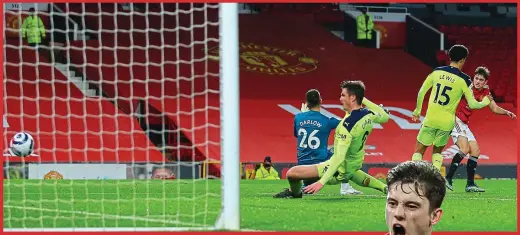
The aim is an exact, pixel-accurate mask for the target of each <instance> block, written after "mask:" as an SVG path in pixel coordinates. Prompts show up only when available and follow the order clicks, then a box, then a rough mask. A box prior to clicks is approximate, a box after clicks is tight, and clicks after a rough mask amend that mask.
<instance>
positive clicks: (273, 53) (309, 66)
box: [208, 43, 318, 75]
mask: <svg viewBox="0 0 520 235" xmlns="http://www.w3.org/2000/svg"><path fill="white" fill-rule="evenodd" d="M208 57H209V59H212V60H219V47H218V46H215V47H213V48H211V49H210V50H209V51H208ZM317 67H318V61H317V60H316V59H314V58H311V57H308V56H307V55H305V54H304V53H303V52H300V51H297V50H291V49H284V48H277V47H271V46H267V45H259V44H255V43H240V68H241V69H244V70H247V71H251V72H258V73H264V74H269V75H296V74H301V73H308V72H311V71H313V70H315V69H316V68H317Z"/></svg>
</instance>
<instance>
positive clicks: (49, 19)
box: [3, 3, 221, 230]
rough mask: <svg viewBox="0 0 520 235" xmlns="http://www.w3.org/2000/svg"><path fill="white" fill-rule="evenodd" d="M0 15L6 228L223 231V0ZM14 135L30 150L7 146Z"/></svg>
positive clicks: (24, 7) (15, 10)
mask: <svg viewBox="0 0 520 235" xmlns="http://www.w3.org/2000/svg"><path fill="white" fill-rule="evenodd" d="M30 8H35V9H36V11H35V12H36V16H30V17H28V15H31V12H29V9H30ZM4 11H5V19H6V21H5V23H4V29H5V30H4V38H5V39H4V45H3V46H4V55H3V58H4V80H3V81H4V83H3V89H4V91H5V93H4V103H3V105H4V120H5V119H6V120H7V123H8V125H9V127H5V126H4V146H6V147H5V149H4V178H5V181H4V227H5V228H6V229H20V228H31V229H36V230H41V229H43V228H45V229H52V228H56V229H60V228H61V229H70V228H75V229H87V230H94V229H99V230H111V229H115V230H124V229H130V230H132V229H137V228H181V227H192V228H195V227H196V228H209V227H212V226H214V225H215V222H216V220H217V216H218V213H219V212H220V210H221V200H220V182H219V181H214V180H209V179H210V178H213V177H219V166H218V164H207V161H208V160H212V161H214V160H219V158H220V152H219V151H220V150H219V141H220V138H219V137H220V136H219V129H218V128H219V123H220V122H219V121H220V120H219V103H218V102H219V101H218V95H219V94H218V91H219V87H218V84H219V83H218V82H219V81H218V72H219V63H218V59H219V58H218V42H219V38H218V4H137V3H136V4H113V3H106V4H105V3H103V4H101V3H92V4H90V3H89V4H87V3H83V4H81V3H74V4H72V3H70V4H69V3H66V4H28V3H24V4H5V5H4ZM39 38H41V41H39ZM17 132H26V133H29V134H31V135H32V136H33V137H34V141H35V145H34V146H35V148H34V153H33V155H31V156H27V157H23V158H22V157H18V156H13V155H12V153H10V152H9V151H7V150H8V149H7V146H8V144H9V142H10V140H11V138H12V136H13V135H14V134H15V133H17Z"/></svg>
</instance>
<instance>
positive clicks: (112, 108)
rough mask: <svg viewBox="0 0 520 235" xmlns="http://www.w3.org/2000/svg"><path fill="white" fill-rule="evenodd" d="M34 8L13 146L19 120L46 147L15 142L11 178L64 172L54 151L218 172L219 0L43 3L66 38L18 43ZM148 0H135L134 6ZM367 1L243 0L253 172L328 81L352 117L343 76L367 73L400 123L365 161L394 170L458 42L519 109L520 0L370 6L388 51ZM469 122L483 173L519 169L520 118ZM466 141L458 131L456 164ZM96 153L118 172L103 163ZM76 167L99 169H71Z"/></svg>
mask: <svg viewBox="0 0 520 235" xmlns="http://www.w3.org/2000/svg"><path fill="white" fill-rule="evenodd" d="M24 5H25V4H22V5H18V6H16V4H12V5H9V4H7V5H6V10H8V12H7V13H6V14H5V20H6V21H5V22H6V31H5V33H6V36H7V38H6V40H5V41H4V43H5V45H4V47H5V48H6V49H5V55H4V59H5V61H6V62H7V63H8V64H7V65H5V66H4V67H5V78H7V79H5V80H4V90H5V97H4V107H5V108H4V115H5V116H6V117H7V120H8V122H9V125H10V127H9V128H8V129H7V131H5V132H4V143H7V141H8V140H9V138H10V137H11V136H12V135H13V134H14V133H15V132H17V131H20V130H25V131H28V132H30V133H36V131H37V130H39V134H37V135H35V137H36V138H37V140H36V141H37V142H36V143H37V144H36V148H37V152H36V154H37V155H38V156H33V157H28V158H26V159H25V160H26V162H33V163H37V164H27V165H29V166H30V165H32V167H33V168H34V169H33V170H31V168H28V167H26V166H25V165H23V166H22V165H20V164H19V161H20V158H15V157H10V156H6V155H5V154H4V157H5V158H4V160H5V161H4V174H5V175H6V177H29V178H43V177H45V175H47V177H53V176H52V175H49V173H50V172H51V171H49V170H48V169H47V168H45V164H47V163H54V162H57V163H59V165H62V166H63V167H61V168H59V169H57V171H58V173H59V175H61V176H62V177H64V178H67V177H68V178H75V177H77V178H94V179H95V178H113V179H120V178H125V179H126V178H149V177H152V174H153V170H152V168H154V166H155V167H157V165H161V164H162V165H164V163H165V162H166V163H167V164H168V166H167V167H168V168H170V170H171V171H172V172H174V173H175V175H176V176H175V177H177V178H194V177H195V178H199V177H203V176H205V175H206V174H209V175H210V176H215V177H219V175H220V172H219V169H220V165H219V163H218V161H219V160H220V148H219V146H218V144H215V143H218V142H219V140H220V136H219V128H218V125H219V112H218V107H219V100H218V90H219V88H218V86H219V81H218V59H219V58H218V56H219V55H218V47H217V45H218V42H217V41H216V40H210V38H214V39H216V38H217V36H218V24H217V20H218V15H217V9H216V5H209V6H208V8H207V11H197V10H196V8H197V7H202V6H203V5H198V4H194V5H190V4H179V5H178V6H176V5H175V4H164V5H163V10H165V11H167V12H175V10H176V9H177V7H178V8H179V9H182V10H185V11H186V12H185V13H183V12H181V13H180V14H179V15H173V14H163V15H160V14H158V13H159V11H160V6H159V5H157V4H148V7H149V8H148V11H149V14H148V16H146V17H145V16H142V15H137V14H133V15H129V14H128V13H129V10H128V7H129V6H128V5H119V4H118V5H115V4H85V5H84V7H83V6H82V5H81V4H39V5H38V8H39V11H40V12H41V13H48V12H52V13H55V14H53V16H52V17H49V16H48V15H47V16H46V15H45V14H42V15H41V16H42V19H43V20H44V22H45V26H46V28H47V30H51V29H52V30H53V33H52V36H51V34H48V37H47V38H52V40H51V41H50V42H49V43H50V45H53V46H54V47H53V49H52V50H48V49H45V48H43V49H41V50H40V53H39V54H36V53H35V51H34V50H33V49H29V48H23V49H21V48H20V47H19V45H20V44H21V43H23V44H25V42H21V41H20V40H19V37H18V35H19V31H18V29H19V27H20V25H21V22H22V20H21V19H20V18H18V17H19V16H22V17H24V16H25V14H24V13H20V12H19V11H18V9H20V8H24V7H25V6H24ZM363 5H366V4H363ZM145 6H146V5H140V4H134V7H136V11H135V12H143V9H144V8H143V7H145ZM356 6H357V7H360V6H361V5H349V4H339V5H338V4H253V5H249V4H248V5H241V11H242V12H241V15H240V23H239V25H240V43H241V50H240V53H241V74H240V97H241V98H240V99H241V100H240V110H241V113H240V119H241V137H240V143H241V146H240V149H241V153H240V154H241V162H242V163H243V166H242V167H243V168H242V169H243V172H242V173H243V177H244V178H247V176H248V175H249V173H251V171H252V170H253V169H254V167H255V166H254V165H255V164H257V163H259V162H261V161H262V160H263V159H264V157H265V156H271V157H272V159H273V163H274V166H275V167H276V168H277V169H278V171H279V172H280V173H281V176H282V178H283V176H284V173H285V172H286V170H287V169H288V167H289V166H291V165H292V164H294V163H295V161H296V156H295V155H296V153H295V151H296V148H295V145H296V141H295V139H294V137H293V136H292V118H293V117H294V115H295V114H296V113H297V112H299V108H298V107H299V105H300V104H301V102H303V99H304V94H305V92H306V91H307V90H308V89H310V88H317V89H319V90H320V91H321V93H322V95H323V99H324V106H323V107H324V109H325V110H327V111H328V113H327V114H328V115H337V116H341V115H342V111H341V110H340V109H338V103H339V101H338V98H337V97H338V94H339V89H338V86H339V83H340V81H342V80H345V79H359V80H363V81H364V82H365V83H366V85H367V97H369V98H370V99H371V100H373V101H374V102H376V103H381V104H384V105H385V106H386V107H388V108H389V109H390V110H391V114H392V117H391V121H390V122H389V123H388V124H385V125H384V127H383V128H379V129H377V130H376V131H374V133H373V134H372V135H371V136H370V138H369V139H368V141H367V156H366V161H365V162H366V164H365V165H364V168H365V170H367V171H368V173H370V174H373V175H377V176H380V177H381V176H384V174H385V173H386V171H387V170H388V168H389V167H391V166H393V165H395V164H397V163H399V162H402V161H405V160H408V159H410V156H411V153H412V151H413V146H414V144H415V136H416V134H417V131H418V128H419V125H418V124H414V123H411V122H410V117H411V111H412V110H413V108H414V106H415V98H416V93H417V90H418V89H419V87H420V85H421V83H422V81H423V80H424V78H425V77H426V76H427V74H428V73H429V72H430V71H431V70H432V68H433V67H435V66H439V65H444V64H446V55H445V52H444V50H447V48H449V47H450V46H451V45H453V44H455V43H462V44H465V45H466V46H468V47H469V49H470V57H469V59H468V62H467V64H466V65H465V67H464V71H465V72H466V73H468V74H470V75H472V73H473V71H474V69H475V68H476V67H477V66H479V65H484V66H488V67H489V68H490V69H491V73H492V75H491V78H490V80H489V85H490V87H491V89H492V91H493V94H494V96H495V100H496V101H497V102H498V103H499V105H500V106H502V107H504V108H506V109H508V110H511V111H514V112H516V104H517V103H516V102H517V100H516V97H517V93H516V92H517V80H516V60H517V58H516V45H517V43H516V35H517V32H516V5H515V4H374V5H372V4H371V5H370V7H369V13H370V14H371V15H372V16H373V17H374V22H375V24H376V26H375V28H376V29H377V35H378V39H375V37H374V40H373V43H372V44H373V47H376V48H359V47H356V46H355V43H354V38H353V35H354V32H355V24H354V17H355V16H356V15H357V14H359V11H357V9H356ZM194 9H195V10H194ZM200 9H202V8H200ZM23 10H27V9H23ZM63 12H64V13H65V14H63ZM100 12H103V13H110V14H102V15H101V16H100ZM112 13H115V14H112ZM154 13H156V14H154ZM115 19H117V20H115ZM484 19H485V20H484ZM166 22H167V23H166ZM181 26H182V27H186V29H183V28H178V27H181ZM192 26H203V27H192ZM176 28H177V29H180V30H177V31H176V30H174V29H176ZM146 29H148V30H149V31H148V32H147V31H144V30H146ZM114 30H115V31H114ZM66 32H68V33H66ZM178 45H181V46H180V47H179V48H176V47H175V46H178ZM182 45H184V46H182ZM206 45H207V48H206V47H205V46H206ZM68 46H70V47H68ZM101 46H103V47H101ZM145 46H148V47H145ZM150 46H151V47H150ZM161 46H162V47H161ZM206 56H207V60H206V59H205V57H206ZM181 60H182V61H181ZM179 61H181V62H180V63H179ZM20 62H23V64H21V63H20ZM146 62H151V63H146ZM67 63H70V66H67V65H66V64H67ZM86 63H88V64H86ZM163 65H164V66H163ZM20 71H23V72H20ZM37 78H38V79H37ZM20 97H23V102H20V100H21V99H20ZM36 97H39V99H35V98H36ZM85 97H88V98H87V99H86V100H87V101H84V100H85ZM197 127H203V128H197ZM471 129H472V131H474V133H475V135H476V137H477V139H478V140H479V144H480V146H481V153H482V160H481V161H480V162H479V168H478V171H477V174H478V175H479V177H482V178H516V175H517V173H516V172H517V171H516V164H517V146H516V143H517V139H516V138H517V137H516V136H517V122H516V121H512V120H509V119H508V118H507V117H505V116H497V115H493V114H492V113H491V111H490V110H489V109H487V108H486V109H484V110H481V111H477V112H476V113H475V114H474V116H473V117H472V124H471ZM71 131H72V132H71ZM331 141H332V139H331ZM330 144H332V142H329V145H330ZM4 146H7V145H4ZM84 149H87V151H84ZM116 149H117V151H115V150H116ZM455 152H456V149H455V147H454V146H452V143H451V141H450V144H449V145H448V146H447V148H446V150H445V152H444V153H443V155H444V157H445V164H447V163H449V161H450V159H451V157H452V156H453V155H454V153H455ZM427 159H428V158H427ZM205 160H208V161H205ZM84 163H88V164H84ZM97 163H105V164H107V163H111V164H114V165H113V168H111V169H113V170H112V171H106V170H103V171H101V170H96V168H97V167H99V165H97ZM71 164H74V165H76V166H81V167H84V168H83V169H86V167H91V170H90V171H84V172H83V173H80V175H74V174H73V173H76V174H77V173H78V170H74V169H77V168H74V167H73V166H71ZM79 164H83V165H79ZM31 171H32V172H34V173H31ZM13 172H16V173H13ZM86 172H88V173H86ZM109 172H110V173H111V172H117V174H116V173H114V174H113V175H110V173H109ZM136 172H140V173H136ZM143 172H147V173H143ZM459 172H460V175H459V176H458V177H461V178H463V177H465V171H464V170H459ZM143 174H144V175H143ZM31 175H32V176H31ZM54 177H56V175H54Z"/></svg>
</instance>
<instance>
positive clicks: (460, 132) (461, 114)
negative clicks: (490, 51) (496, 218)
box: [446, 67, 516, 192]
mask: <svg viewBox="0 0 520 235" xmlns="http://www.w3.org/2000/svg"><path fill="white" fill-rule="evenodd" d="M489 75H490V72H489V70H488V69H487V68H486V67H478V68H477V69H476V70H475V76H474V77H473V83H472V84H471V85H470V88H471V90H472V91H473V95H474V96H475V99H477V100H478V101H481V100H482V99H483V98H484V97H486V96H487V95H489V94H490V90H489V87H488V86H487V81H488V78H489ZM489 108H491V111H493V113H496V114H500V115H507V116H509V117H510V118H511V119H516V115H515V114H514V113H512V112H510V111H507V110H505V109H503V108H501V107H500V106H498V105H497V104H496V103H495V101H493V100H492V101H491V103H490V104H489ZM472 114H473V111H472V110H471V109H470V108H469V107H468V102H467V100H466V99H462V100H461V101H460V103H459V106H458V107H457V112H456V122H455V127H454V128H453V131H452V132H451V136H452V138H453V142H454V143H455V144H456V145H457V146H458V147H459V149H460V150H459V152H458V153H457V154H455V156H454V157H453V159H452V160H451V165H450V168H449V170H448V174H446V187H447V188H448V189H449V190H452V191H453V183H452V179H453V175H455V171H457V168H458V166H459V164H460V162H461V161H462V159H464V157H465V156H466V155H467V154H468V153H470V154H471V157H470V158H469V159H468V164H467V167H466V169H467V174H468V177H467V178H468V182H467V184H466V192H485V190H484V189H483V188H480V187H479V186H477V185H476V184H475V181H474V178H475V169H476V168H477V162H478V157H479V155H480V148H479V146H478V144H477V140H476V139H475V136H474V135H473V133H472V132H471V130H470V129H469V127H468V124H469V118H470V117H471V115H472Z"/></svg>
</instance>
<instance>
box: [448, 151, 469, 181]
mask: <svg viewBox="0 0 520 235" xmlns="http://www.w3.org/2000/svg"><path fill="white" fill-rule="evenodd" d="M464 156H465V154H464V153H462V152H458V153H457V154H455V156H454V157H453V159H451V164H450V169H449V170H448V174H446V178H448V179H452V178H453V175H455V172H456V171H457V168H458V167H459V164H460V162H462V159H464Z"/></svg>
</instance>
